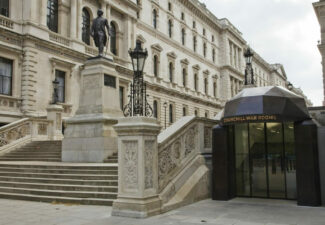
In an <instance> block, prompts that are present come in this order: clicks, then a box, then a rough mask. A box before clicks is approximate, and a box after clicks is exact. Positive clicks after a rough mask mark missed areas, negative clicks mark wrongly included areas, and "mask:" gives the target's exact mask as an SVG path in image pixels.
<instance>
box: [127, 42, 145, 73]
mask: <svg viewBox="0 0 325 225" xmlns="http://www.w3.org/2000/svg"><path fill="white" fill-rule="evenodd" d="M129 54H130V57H131V61H132V66H133V71H134V72H135V73H136V74H142V72H143V68H144V64H145V62H146V59H147V57H148V51H147V49H145V50H144V49H142V47H141V42H140V41H137V43H136V47H135V49H134V50H129Z"/></svg>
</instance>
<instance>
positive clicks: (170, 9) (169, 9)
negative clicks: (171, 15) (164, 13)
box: [168, 2, 172, 11]
mask: <svg viewBox="0 0 325 225" xmlns="http://www.w3.org/2000/svg"><path fill="white" fill-rule="evenodd" d="M168 11H172V3H170V2H168Z"/></svg>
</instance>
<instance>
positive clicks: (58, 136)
mask: <svg viewBox="0 0 325 225" xmlns="http://www.w3.org/2000/svg"><path fill="white" fill-rule="evenodd" d="M46 110H47V119H48V120H51V121H53V124H52V126H51V131H50V137H51V139H52V140H62V139H63V134H62V112H63V107H62V106H61V105H49V106H48V107H47V108H46Z"/></svg>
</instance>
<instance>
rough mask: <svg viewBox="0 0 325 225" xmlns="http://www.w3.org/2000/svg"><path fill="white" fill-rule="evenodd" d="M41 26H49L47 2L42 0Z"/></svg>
mask: <svg viewBox="0 0 325 225" xmlns="http://www.w3.org/2000/svg"><path fill="white" fill-rule="evenodd" d="M40 15H41V16H40V18H41V21H40V24H41V25H42V26H45V27H46V26H47V0H41V9H40Z"/></svg>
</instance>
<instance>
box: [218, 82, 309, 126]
mask: <svg viewBox="0 0 325 225" xmlns="http://www.w3.org/2000/svg"><path fill="white" fill-rule="evenodd" d="M309 118H310V116H309V113H308V110H307V107H306V103H305V100H304V98H302V97H300V96H298V95H296V94H294V93H292V92H290V91H288V90H287V89H285V88H283V87H279V86H268V87H256V88H245V89H243V90H242V91H241V92H239V93H238V94H237V95H236V96H235V97H233V98H232V99H230V100H229V101H228V102H227V103H226V106H225V109H224V115H223V119H222V121H223V123H224V124H230V123H238V122H254V121H255V122H258V121H260V122H262V121H265V122H269V121H277V122H284V121H302V120H306V119H309Z"/></svg>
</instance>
